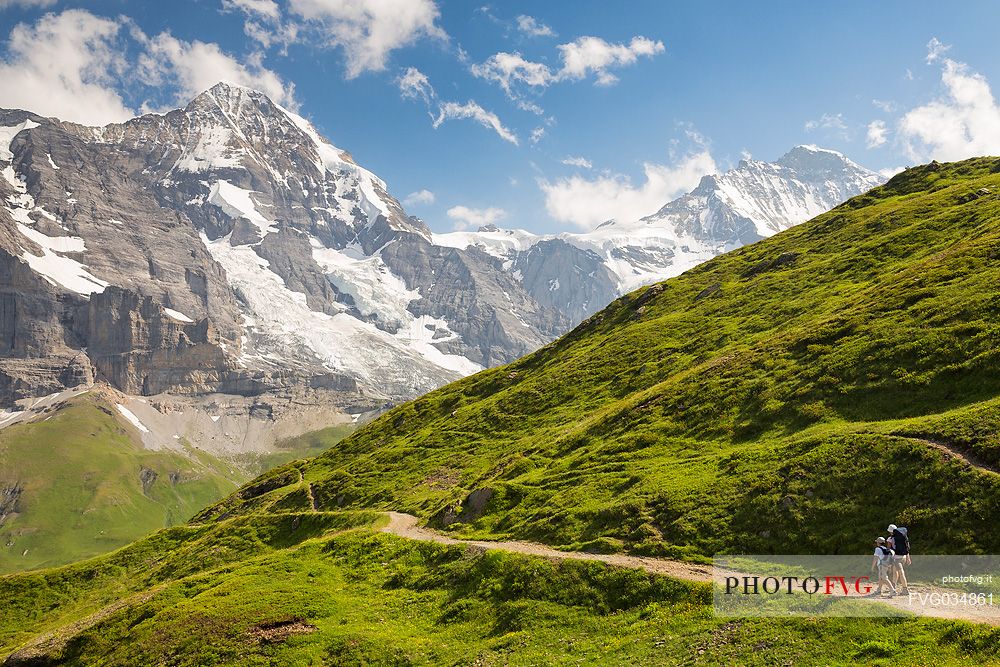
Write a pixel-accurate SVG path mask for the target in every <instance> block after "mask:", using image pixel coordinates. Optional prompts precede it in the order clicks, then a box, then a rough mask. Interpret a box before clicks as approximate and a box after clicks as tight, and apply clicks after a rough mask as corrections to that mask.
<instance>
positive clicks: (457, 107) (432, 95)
mask: <svg viewBox="0 0 1000 667" xmlns="http://www.w3.org/2000/svg"><path fill="white" fill-rule="evenodd" d="M396 85H398V86H399V93H400V95H401V96H402V97H403V99H412V100H423V102H424V104H425V105H427V109H428V111H430V112H431V118H432V119H433V125H434V127H435V128H438V127H441V124H442V123H444V122H445V121H446V120H456V119H470V120H474V121H476V122H477V123H479V124H480V125H482V126H483V127H487V128H489V129H491V130H493V131H494V132H496V133H497V134H498V135H499V136H500V138H502V139H503V140H504V141H509V142H510V143H512V144H514V145H515V146H516V145H518V139H517V135H516V134H514V132H513V131H511V130H510V129H508V128H507V126H505V125H504V124H503V123H502V122H501V121H500V118H499V117H498V116H497V115H496V114H495V113H493V112H492V111H487V110H486V109H484V108H483V107H481V106H480V105H479V103H478V102H476V101H475V100H469V101H468V102H466V103H465V104H459V103H458V102H446V101H440V100H438V96H437V92H436V91H435V90H434V86H432V85H431V82H430V79H428V78H427V75H426V74H424V73H423V72H421V71H420V70H418V69H417V68H416V67H408V68H406V71H405V72H403V74H402V75H401V76H400V77H399V78H397V79H396Z"/></svg>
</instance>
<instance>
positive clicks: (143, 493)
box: [0, 394, 243, 572]
mask: <svg viewBox="0 0 1000 667" xmlns="http://www.w3.org/2000/svg"><path fill="white" fill-rule="evenodd" d="M241 481H243V480H242V479H241V478H240V477H239V476H238V474H237V473H235V472H232V471H230V470H229V469H228V467H226V466H224V465H223V464H222V463H221V462H219V461H217V460H214V459H212V458H211V457H209V456H208V455H206V454H204V453H201V452H197V451H196V450H192V452H191V455H190V456H184V455H182V454H178V453H173V452H165V451H150V450H146V449H143V447H142V445H141V443H140V441H139V438H138V433H136V432H135V431H134V428H133V427H132V426H131V425H129V424H128V422H126V421H125V420H124V419H122V418H120V417H119V416H118V415H117V413H116V412H115V411H114V407H113V406H111V407H109V406H107V405H105V404H104V403H103V402H102V401H100V400H99V399H97V398H95V397H93V396H91V395H88V394H85V395H82V396H79V397H77V398H75V399H72V400H71V401H70V402H69V403H68V404H67V405H66V406H64V407H62V408H61V409H58V410H56V411H54V412H53V413H52V414H51V415H49V416H48V417H47V418H45V419H44V420H41V421H35V422H32V423H28V424H15V425H13V426H10V427H8V428H6V429H3V430H2V431H0V487H3V488H6V489H14V488H17V489H18V493H19V497H18V498H17V501H16V505H15V507H14V509H15V510H16V513H15V514H13V515H12V516H10V517H8V518H7V519H6V520H5V521H4V522H3V523H2V524H0V572H10V571H14V570H21V569H30V568H36V567H45V566H51V565H56V564H61V563H69V562H72V561H74V560H79V559H81V558H86V557H89V556H93V555H96V554H99V553H103V552H106V551H110V550H112V549H116V548H118V547H120V546H122V545H125V544H128V543H129V542H131V541H133V540H135V539H137V538H139V537H142V536H143V535H146V534H148V533H150V532H152V531H154V530H158V529H160V528H163V527H165V526H170V525H174V524H177V523H183V522H184V521H187V520H188V519H189V518H190V517H191V516H192V515H193V514H194V513H195V512H197V511H198V510H199V509H200V508H202V507H204V506H205V505H206V504H207V503H210V502H213V501H215V500H217V499H218V498H221V497H223V496H225V495H226V494H227V493H230V492H231V491H232V490H233V489H234V488H235V487H236V486H237V485H238V484H239V483H240V482H241Z"/></svg>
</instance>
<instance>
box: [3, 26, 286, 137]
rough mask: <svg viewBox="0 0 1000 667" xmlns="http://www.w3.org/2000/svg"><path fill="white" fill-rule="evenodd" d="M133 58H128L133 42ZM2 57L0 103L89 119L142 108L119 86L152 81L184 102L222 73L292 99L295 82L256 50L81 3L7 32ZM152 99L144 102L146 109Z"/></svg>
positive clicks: (97, 121)
mask: <svg viewBox="0 0 1000 667" xmlns="http://www.w3.org/2000/svg"><path fill="white" fill-rule="evenodd" d="M127 37H131V39H132V40H134V44H135V45H138V47H139V55H138V56H137V57H135V58H134V59H130V58H128V57H126V55H125V54H126V53H128V52H129V50H130V49H128V48H126V47H127V46H131V45H132V43H128V44H126V42H125V40H126V38H127ZM7 53H8V55H7V59H6V60H4V61H0V81H3V85H2V86H0V106H3V107H9V108H11V107H12V108H23V109H28V110H30V111H34V112H36V113H40V114H43V115H46V116H55V117H58V118H62V119H64V120H71V121H74V122H78V123H83V124H86V125H103V124H105V123H111V122H121V121H124V120H127V119H129V118H132V117H133V116H135V115H137V111H136V109H134V108H131V107H130V105H129V104H128V103H127V102H126V101H125V100H124V99H123V98H122V96H121V94H120V93H119V92H118V91H119V90H133V91H141V90H142V87H143V86H153V87H155V88H157V89H158V92H160V93H161V97H164V95H163V94H162V93H163V90H166V91H168V92H167V93H166V95H165V97H166V98H170V97H173V101H175V102H180V103H183V102H186V101H187V100H188V99H190V98H191V97H192V96H193V95H195V94H197V93H200V92H202V91H203V90H206V89H207V88H210V87H211V86H213V85H215V84H216V83H218V82H219V81H220V80H227V81H231V82H232V83H236V84H240V85H244V86H249V87H253V88H257V89H259V90H262V91H263V92H265V93H266V94H268V95H269V96H271V97H272V98H273V99H275V101H277V102H279V103H282V104H285V105H287V106H292V107H294V106H295V103H294V97H293V92H294V91H293V86H291V85H289V84H285V83H284V82H283V81H282V80H281V78H280V77H278V75H276V74H275V73H274V72H272V71H270V70H268V69H267V68H265V67H264V66H263V65H262V63H261V59H260V56H259V55H251V56H250V57H248V58H245V59H244V60H245V63H246V64H244V63H241V62H240V61H238V60H237V59H236V58H234V57H233V56H230V55H228V54H226V53H224V52H223V51H222V50H221V49H220V48H219V45H218V44H211V43H205V42H198V41H195V42H185V41H182V40H178V39H177V38H175V37H173V36H172V35H170V34H169V33H161V34H159V35H157V36H155V37H149V36H147V35H145V34H144V33H143V32H142V31H141V30H139V28H138V27H137V26H136V25H135V24H134V23H133V22H132V21H131V20H130V19H128V18H125V17H119V18H117V19H107V18H103V17H99V16H95V15H93V14H91V13H90V12H87V11H85V10H81V9H68V10H66V11H64V12H62V13H60V14H46V15H44V16H42V17H41V18H39V19H38V21H37V22H36V23H35V24H33V25H27V24H19V25H17V26H15V27H14V29H13V30H12V31H11V33H10V38H9V41H8V45H7ZM146 106H147V105H143V107H144V108H145V107H146Z"/></svg>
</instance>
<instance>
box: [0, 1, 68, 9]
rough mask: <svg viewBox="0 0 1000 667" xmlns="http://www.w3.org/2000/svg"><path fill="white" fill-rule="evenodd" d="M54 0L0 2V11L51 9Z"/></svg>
mask: <svg viewBox="0 0 1000 667" xmlns="http://www.w3.org/2000/svg"><path fill="white" fill-rule="evenodd" d="M54 4H56V0H0V10H4V9H7V8H8V7H51V6H52V5H54Z"/></svg>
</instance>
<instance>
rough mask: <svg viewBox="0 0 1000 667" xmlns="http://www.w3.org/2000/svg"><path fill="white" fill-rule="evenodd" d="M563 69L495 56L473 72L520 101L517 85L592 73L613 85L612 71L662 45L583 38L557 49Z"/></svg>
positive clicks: (540, 85)
mask: <svg viewBox="0 0 1000 667" xmlns="http://www.w3.org/2000/svg"><path fill="white" fill-rule="evenodd" d="M557 48H558V49H559V55H560V59H561V62H562V64H561V66H560V68H559V69H558V70H553V69H552V68H550V67H549V66H548V65H546V64H545V63H540V62H535V61H532V60H527V59H526V58H524V57H523V56H522V55H521V54H520V53H505V52H500V53H495V54H493V55H492V56H490V57H489V58H487V59H486V60H485V61H484V62H483V63H481V64H476V65H473V66H472V67H471V71H472V73H473V74H474V75H475V76H478V77H480V78H482V79H486V80H487V81H495V82H497V83H498V84H500V87H501V88H503V89H504V91H505V92H506V93H507V95H508V96H509V97H511V98H512V99H520V96H519V95H518V92H517V90H516V89H517V87H518V84H523V85H525V86H528V87H530V88H533V89H536V90H537V89H541V88H546V87H548V86H550V85H552V84H553V83H557V82H560V81H568V80H580V79H583V78H585V77H587V76H589V75H590V74H593V75H594V76H595V81H596V83H597V84H598V85H610V84H613V83H615V82H616V81H617V80H618V78H617V77H616V76H615V75H614V74H612V73H611V72H610V71H609V69H610V68H612V67H622V66H625V65H631V64H633V63H635V62H636V61H637V60H638V59H639V57H640V56H653V55H656V54H658V53H662V52H663V50H664V47H663V42H659V41H653V40H651V39H649V38H647V37H633V38H632V41H631V42H630V43H629V44H611V43H609V42H606V41H604V40H603V39H601V38H600V37H589V36H588V37H580V38H578V39H576V40H574V41H572V42H569V43H567V44H560V45H559V46H558V47H557ZM529 104H530V103H529Z"/></svg>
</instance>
